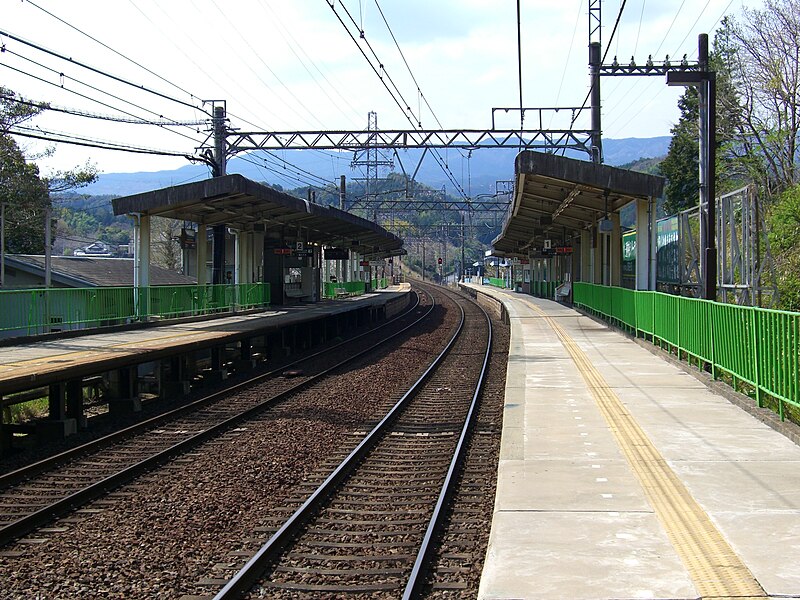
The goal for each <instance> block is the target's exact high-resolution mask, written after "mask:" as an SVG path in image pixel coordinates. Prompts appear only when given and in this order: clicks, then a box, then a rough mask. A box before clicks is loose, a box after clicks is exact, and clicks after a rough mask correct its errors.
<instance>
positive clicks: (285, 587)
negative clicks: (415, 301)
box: [216, 294, 492, 600]
mask: <svg viewBox="0 0 800 600" xmlns="http://www.w3.org/2000/svg"><path fill="white" fill-rule="evenodd" d="M450 295H451V297H452V299H453V300H454V301H456V302H457V303H458V304H459V305H460V306H461V310H462V321H461V325H460V326H459V328H458V330H457V332H456V334H455V335H454V337H453V338H452V339H451V341H450V343H449V344H448V345H447V347H446V348H445V350H444V351H443V352H442V353H441V354H440V355H439V357H438V358H437V359H436V361H435V362H434V364H433V365H431V367H429V368H428V370H427V371H426V372H425V373H424V375H423V376H422V377H420V379H419V380H418V381H417V382H416V383H415V384H414V385H413V386H412V387H411V389H410V390H409V391H408V392H406V393H405V394H404V395H403V397H402V398H401V399H400V400H399V401H398V402H397V404H395V405H394V406H393V407H392V409H391V410H390V411H389V412H388V413H387V415H386V416H385V417H384V418H383V420H382V421H381V422H380V423H379V424H378V425H377V426H376V427H375V428H374V429H373V430H372V431H370V432H369V433H368V434H366V436H365V437H364V438H363V440H361V441H360V443H358V445H357V446H356V448H355V449H354V450H353V451H352V452H350V454H349V455H348V456H347V457H346V458H345V459H344V460H343V461H342V462H341V464H339V465H338V466H336V467H335V468H334V469H333V471H332V472H330V474H329V475H327V477H326V478H325V480H324V481H323V482H322V484H321V485H319V486H318V487H317V488H316V489H314V490H313V492H312V493H311V494H310V496H308V498H307V499H306V500H305V501H304V502H303V504H302V506H301V507H300V508H299V509H297V510H296V511H295V512H294V513H293V514H292V516H291V517H290V518H289V519H288V520H287V521H286V522H285V523H283V524H282V525H280V526H279V527H278V528H277V530H276V531H275V532H274V534H273V535H272V536H271V537H270V538H269V540H267V542H266V543H265V544H264V545H263V546H262V547H261V548H260V549H259V550H258V551H257V552H256V553H255V554H254V555H253V556H252V558H251V559H250V560H249V561H248V563H247V565H245V567H244V568H242V569H241V570H240V571H239V572H238V573H236V574H235V575H234V576H233V577H232V578H231V579H230V580H229V582H228V583H227V585H226V586H225V587H224V588H223V589H222V590H221V591H220V592H219V593H218V595H217V596H216V598H217V600H222V599H228V598H238V597H241V596H243V595H245V594H247V593H248V591H250V590H251V588H253V586H254V585H255V586H256V590H257V593H258V594H260V595H266V596H269V597H296V596H297V595H298V594H301V595H302V594H310V595H317V596H325V595H339V594H349V595H350V594H359V593H360V594H379V595H380V594H384V595H386V596H387V597H393V598H394V597H398V596H400V595H402V597H404V598H411V597H415V596H416V595H417V594H418V593H419V590H420V587H421V585H422V583H423V581H424V579H425V577H426V575H427V570H428V562H429V560H430V556H431V553H432V549H433V547H434V545H435V537H436V535H437V531H438V528H439V527H440V523H441V521H442V519H443V513H444V510H445V507H446V506H447V503H448V499H449V497H450V495H451V494H452V490H453V485H454V482H455V479H456V474H457V473H458V471H459V468H460V464H461V462H462V460H463V454H464V450H465V448H466V444H467V440H468V435H469V433H470V432H471V429H472V427H471V426H472V421H473V417H474V415H475V414H476V411H477V408H476V406H477V400H478V396H479V394H480V390H481V387H482V384H483V380H484V375H485V372H486V368H487V365H488V361H489V355H490V352H491V339H492V331H491V321H490V319H489V318H488V316H487V315H486V313H485V312H484V311H483V310H482V309H481V308H480V307H479V306H477V304H475V303H473V302H472V301H470V300H468V299H466V298H465V297H463V296H460V295H457V294H450Z"/></svg>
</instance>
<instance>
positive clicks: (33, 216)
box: [0, 86, 97, 254]
mask: <svg viewBox="0 0 800 600" xmlns="http://www.w3.org/2000/svg"><path fill="white" fill-rule="evenodd" d="M47 108H48V105H47V104H44V103H36V102H30V101H27V100H25V99H24V98H22V97H19V96H17V95H16V94H15V93H14V92H13V91H11V90H9V89H8V88H4V87H2V86H0V202H2V203H3V204H4V205H5V207H6V210H5V222H4V227H5V235H6V247H5V249H4V251H6V252H9V253H19V254H42V253H43V252H44V249H45V248H44V244H45V215H46V213H47V210H48V209H49V208H50V206H51V202H50V192H51V191H59V192H63V191H66V190H70V189H75V188H77V187H82V186H84V185H88V184H89V183H92V182H93V181H95V180H96V179H97V169H96V168H94V167H93V166H92V165H90V164H86V165H85V166H83V167H79V168H77V169H74V170H72V171H60V172H58V173H55V174H53V175H52V176H50V177H41V176H40V173H39V168H38V167H37V166H36V165H35V164H33V163H32V162H30V161H28V160H27V159H26V157H25V155H24V153H23V152H22V150H21V149H20V147H19V146H18V145H17V143H16V141H14V139H13V138H12V137H11V131H12V128H13V126H14V125H18V124H20V123H22V122H24V121H27V120H29V119H32V118H34V117H35V116H36V115H38V114H40V113H41V112H42V111H43V110H46V109H47Z"/></svg>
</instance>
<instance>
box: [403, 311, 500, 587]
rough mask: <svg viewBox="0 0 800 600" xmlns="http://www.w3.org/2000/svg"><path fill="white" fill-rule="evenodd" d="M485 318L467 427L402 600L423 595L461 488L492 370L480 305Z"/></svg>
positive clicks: (465, 425) (490, 350)
mask: <svg viewBox="0 0 800 600" xmlns="http://www.w3.org/2000/svg"><path fill="white" fill-rule="evenodd" d="M478 308H480V309H481V312H483V315H484V316H485V317H486V322H487V324H488V326H489V339H488V341H487V343H486V354H485V355H484V357H483V365H482V366H481V373H480V376H479V378H478V384H477V386H475V393H474V394H473V396H472V402H471V403H470V406H469V411H468V412H467V416H466V418H465V419H464V426H463V427H462V428H461V435H460V436H459V438H458V444H457V445H456V449H455V451H454V452H453V459H452V460H451V461H450V467H449V468H448V470H447V476H446V477H445V480H444V482H443V483H442V490H441V492H440V493H439V499H438V500H437V501H436V507H435V508H434V510H433V514H432V515H431V518H430V522H429V524H428V528H427V530H426V531H425V537H424V538H423V540H422V544H421V545H420V549H419V551H418V552H417V558H416V560H415V561H414V567H413V568H412V569H411V575H410V576H409V578H408V583H407V584H406V588H405V590H404V591H403V600H411V599H412V598H417V597H419V596H420V593H421V592H422V586H423V585H424V583H425V578H426V577H427V575H428V571H429V567H430V562H431V560H432V554H433V550H434V544H433V536H434V535H435V534H436V531H437V530H438V529H439V528H440V527H441V525H442V522H443V521H444V518H445V512H446V509H447V507H448V504H449V502H450V499H451V498H452V496H453V494H454V492H455V490H456V487H457V485H458V481H457V477H456V475H457V473H458V471H459V470H460V468H461V466H462V464H463V462H464V458H465V456H466V452H467V445H468V443H469V440H470V436H471V433H472V427H473V424H474V422H475V419H476V417H477V414H478V400H479V397H480V395H481V392H482V391H483V385H484V383H485V381H486V376H487V372H488V370H489V360H490V359H491V357H492V320H491V319H490V318H489V315H488V314H486V310H485V309H484V308H483V307H482V306H480V305H478Z"/></svg>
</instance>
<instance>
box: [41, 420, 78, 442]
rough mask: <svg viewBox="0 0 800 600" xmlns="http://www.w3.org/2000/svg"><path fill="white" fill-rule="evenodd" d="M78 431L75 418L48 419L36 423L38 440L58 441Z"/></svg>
mask: <svg viewBox="0 0 800 600" xmlns="http://www.w3.org/2000/svg"><path fill="white" fill-rule="evenodd" d="M76 433H78V422H77V421H76V420H75V419H49V420H47V421H40V422H39V423H37V424H36V436H37V437H38V438H39V440H40V441H58V440H63V439H65V438H67V437H69V436H71V435H74V434H76Z"/></svg>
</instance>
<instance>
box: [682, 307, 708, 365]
mask: <svg viewBox="0 0 800 600" xmlns="http://www.w3.org/2000/svg"><path fill="white" fill-rule="evenodd" d="M674 298H676V299H677V305H678V315H679V316H678V315H675V317H676V319H677V321H678V327H679V334H678V341H677V342H672V343H673V344H675V345H676V346H678V347H680V348H681V349H682V350H684V351H685V352H688V353H689V354H690V355H692V356H694V357H695V358H698V359H700V360H704V361H706V362H713V359H714V353H713V350H712V329H711V327H712V321H711V312H712V309H713V303H711V302H707V301H704V300H696V299H694V298H681V297H679V296H674Z"/></svg>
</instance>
